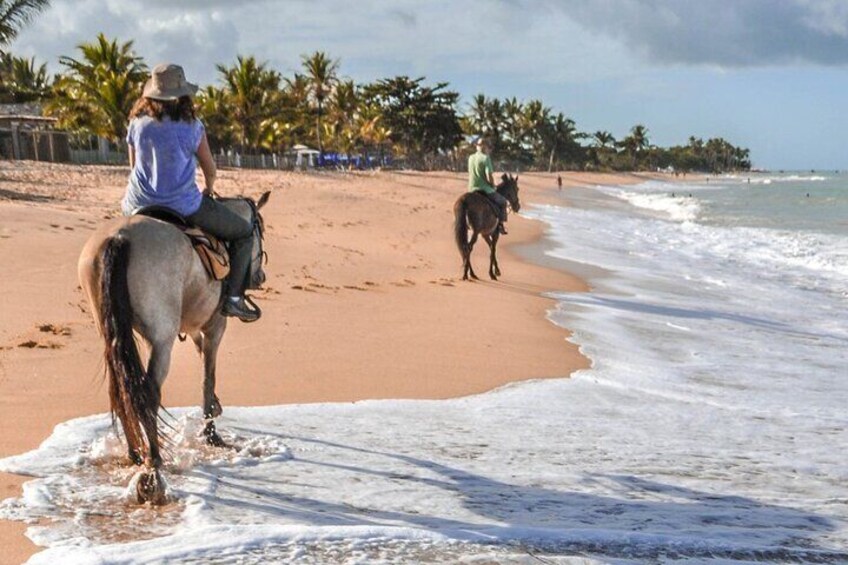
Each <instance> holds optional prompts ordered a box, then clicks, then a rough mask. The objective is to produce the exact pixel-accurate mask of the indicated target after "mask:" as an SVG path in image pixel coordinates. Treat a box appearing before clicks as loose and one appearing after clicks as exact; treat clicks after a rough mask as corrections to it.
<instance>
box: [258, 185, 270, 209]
mask: <svg viewBox="0 0 848 565" xmlns="http://www.w3.org/2000/svg"><path fill="white" fill-rule="evenodd" d="M269 198H271V191H270V190H268V191H266V192H264V193H263V194H262V196H260V197H259V200H257V202H256V209H257V210H260V209H261V208H262V207H263V206H265V205H266V204H267V203H268V199H269Z"/></svg>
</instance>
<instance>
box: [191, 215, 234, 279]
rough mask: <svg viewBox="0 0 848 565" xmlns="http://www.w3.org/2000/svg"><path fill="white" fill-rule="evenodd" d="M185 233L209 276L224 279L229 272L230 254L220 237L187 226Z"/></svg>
mask: <svg viewBox="0 0 848 565" xmlns="http://www.w3.org/2000/svg"><path fill="white" fill-rule="evenodd" d="M185 234H186V235H187V236H188V238H189V239H190V240H191V244H192V246H193V247H194V250H195V251H196V252H197V256H198V257H200V262H201V263H203V267H204V268H205V269H206V272H207V273H209V276H210V277H212V278H213V279H214V280H216V281H220V280H224V279H225V278H227V275H228V274H229V273H230V256H229V254H228V253H227V247H226V246H225V245H224V242H222V241H221V240H220V239H218V238H217V237H215V236H212V235H209V234H208V233H204V232H203V231H201V230H199V229H197V228H188V229H186V230H185Z"/></svg>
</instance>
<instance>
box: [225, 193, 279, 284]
mask: <svg viewBox="0 0 848 565" xmlns="http://www.w3.org/2000/svg"><path fill="white" fill-rule="evenodd" d="M270 196H271V192H270V191H268V192H265V193H263V194H262V196H260V197H259V200H253V199H252V198H248V197H239V198H224V199H221V202H223V203H224V204H225V205H226V206H227V207H229V208H230V209H231V210H233V211H234V212H236V213H237V214H238V215H240V216H241V217H242V218H245V219H246V220H249V221H250V223H251V224H253V243H252V244H251V250H250V269H248V271H247V283H246V285H245V288H246V289H253V288H259V287H261V286H262V284H263V283H264V282H265V268H264V266H265V262H266V260H267V258H268V257H267V254H266V253H265V251H264V249H263V246H262V244H263V242H264V239H265V221H264V220H263V219H262V214H260V213H259V210H261V209H262V207H263V206H265V204H267V203H268V199H269V198H270Z"/></svg>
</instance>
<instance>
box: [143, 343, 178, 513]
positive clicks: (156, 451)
mask: <svg viewBox="0 0 848 565" xmlns="http://www.w3.org/2000/svg"><path fill="white" fill-rule="evenodd" d="M173 346H174V342H173V339H172V340H170V341H164V340H163V341H158V342H154V343H152V344H151V350H150V359H149V360H148V362H147V376H148V378H150V379H153V386H152V387H150V389H149V394H151V395H152V397H151V398H149V399H147V403H149V405H150V406H155V407H156V408H155V410H154V411H153V412H151V413H146V414H144V415H143V416H142V418H141V425H142V426H143V427H144V433H145V435H146V436H147V445H148V453H147V457H146V459H145V460H144V464H145V466H146V467H147V471H146V472H144V473H142V475H141V477H139V480H138V484H137V485H136V493H137V496H138V501H139V503H144V502H150V503H152V504H154V505H161V504H165V503H166V502H167V494H166V492H165V488H166V487H165V481H164V480H163V479H162V475H161V474H160V473H159V468H160V467H161V466H162V453H161V451H160V448H159V421H158V420H159V419H158V415H157V412H158V408H159V406H160V404H161V402H162V383H163V382H164V381H165V377H167V376H168V368H169V366H170V364H171V349H172V348H173Z"/></svg>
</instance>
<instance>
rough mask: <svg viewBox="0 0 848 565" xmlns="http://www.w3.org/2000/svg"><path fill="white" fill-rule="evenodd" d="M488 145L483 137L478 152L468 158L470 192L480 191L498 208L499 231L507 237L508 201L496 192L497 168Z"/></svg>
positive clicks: (478, 141)
mask: <svg viewBox="0 0 848 565" xmlns="http://www.w3.org/2000/svg"><path fill="white" fill-rule="evenodd" d="M488 148H489V146H488V144H487V143H486V140H485V139H483V137H480V138H478V139H477V151H476V152H475V153H473V154H472V155H471V156H470V157H468V192H475V191H480V192H482V193H483V194H485V195H486V196H488V197H489V199H490V200H491V201H492V202H494V203H495V204H497V206H498V218H499V219H500V222H499V223H498V231H499V232H500V233H502V234H504V235H506V233H507V232H506V226H504V223H505V222H506V206H507V199H506V198H504V197H503V196H501V195H500V194H498V193H497V191H496V190H495V180H494V178H495V177H494V174H495V168H494V166H493V165H492V159H491V157H489V154H488V153H487V151H488Z"/></svg>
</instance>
